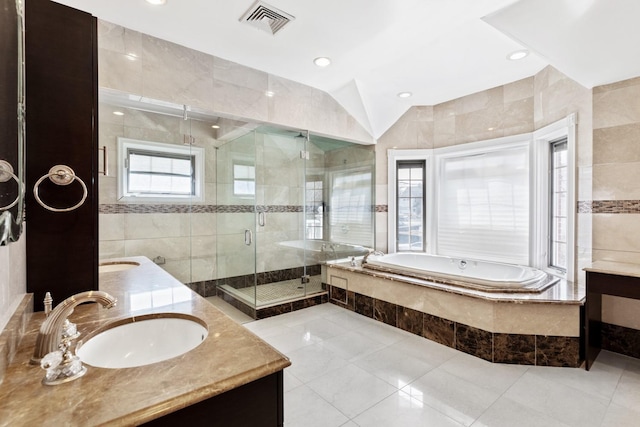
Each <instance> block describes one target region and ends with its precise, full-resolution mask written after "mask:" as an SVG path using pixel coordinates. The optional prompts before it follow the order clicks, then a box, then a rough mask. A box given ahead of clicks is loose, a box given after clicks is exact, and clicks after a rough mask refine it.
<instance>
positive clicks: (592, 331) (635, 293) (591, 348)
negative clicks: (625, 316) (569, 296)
mask: <svg viewBox="0 0 640 427" xmlns="http://www.w3.org/2000/svg"><path fill="white" fill-rule="evenodd" d="M602 295H612V296H618V297H624V298H630V299H636V300H637V299H640V277H637V276H632V275H628V274H625V273H616V272H611V271H608V272H599V271H589V270H587V300H586V303H585V316H584V325H583V331H584V344H585V368H586V370H589V369H590V368H591V366H592V365H593V362H594V361H595V360H596V358H597V357H598V354H599V353H600V349H601V348H602Z"/></svg>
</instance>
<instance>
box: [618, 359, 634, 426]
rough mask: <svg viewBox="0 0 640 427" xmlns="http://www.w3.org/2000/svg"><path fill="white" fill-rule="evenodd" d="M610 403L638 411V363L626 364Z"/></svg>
mask: <svg viewBox="0 0 640 427" xmlns="http://www.w3.org/2000/svg"><path fill="white" fill-rule="evenodd" d="M612 402H613V403H615V404H617V405H620V406H624V407H625V408H627V409H632V410H640V363H635V362H631V363H628V364H627V368H626V369H625V370H624V372H623V373H622V376H621V377H620V382H619V383H618V387H617V388H616V391H615V392H614V394H613V399H612ZM638 424H640V420H639V421H638Z"/></svg>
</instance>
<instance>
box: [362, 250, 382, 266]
mask: <svg viewBox="0 0 640 427" xmlns="http://www.w3.org/2000/svg"><path fill="white" fill-rule="evenodd" d="M370 255H375V256H383V255H384V252H382V251H375V250H373V251H369V253H368V254H366V255H365V256H364V257H362V263H361V265H365V264H366V263H367V259H368V258H369V256H370Z"/></svg>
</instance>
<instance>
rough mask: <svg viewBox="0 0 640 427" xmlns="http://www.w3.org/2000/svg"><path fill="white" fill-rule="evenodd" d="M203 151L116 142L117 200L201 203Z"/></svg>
mask: <svg viewBox="0 0 640 427" xmlns="http://www.w3.org/2000/svg"><path fill="white" fill-rule="evenodd" d="M202 152H203V150H202V149H201V148H198V147H182V146H179V145H171V144H161V143H155V142H148V141H136V140H131V139H126V138H118V178H119V179H118V198H119V199H123V198H124V199H127V198H144V199H147V200H154V199H155V200H158V199H161V200H170V199H174V200H183V199H191V200H201V198H202V183H203V182H204V178H203V174H204V171H203V165H202V158H203V155H202Z"/></svg>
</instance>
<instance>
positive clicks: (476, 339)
mask: <svg viewBox="0 0 640 427" xmlns="http://www.w3.org/2000/svg"><path fill="white" fill-rule="evenodd" d="M327 289H328V291H329V302H330V303H332V304H335V305H337V306H339V307H342V308H345V309H347V310H351V311H353V312H356V313H358V314H361V315H363V316H366V317H369V318H372V319H376V320H378V321H380V322H383V323H386V324H388V325H392V326H395V327H397V328H400V329H402V330H405V331H407V332H411V333H412V334H415V335H419V336H421V337H424V338H426V339H429V340H431V341H435V342H437V343H440V344H443V345H446V346H448V347H451V348H455V349H456V350H460V351H462V352H464V353H468V354H471V355H473V356H476V357H479V358H482V359H484V360H487V361H489V362H493V363H511V364H518V365H538V366H565V367H574V368H577V367H580V365H581V364H582V362H583V360H582V358H581V357H580V337H563V336H545V335H522V334H503V333H496V332H489V331H485V330H482V329H479V328H475V327H473V326H469V325H465V324H463V323H458V322H454V321H452V320H448V319H444V318H442V317H438V316H434V315H431V314H428V313H423V312H421V311H417V310H413V309H411V308H407V307H403V306H401V305H398V304H393V303H390V302H387V301H382V300H378V299H375V298H372V297H369V296H366V295H362V294H359V293H356V292H353V291H348V290H346V289H343V288H339V287H336V286H331V285H327ZM636 332H637V331H636ZM639 338H640V337H639ZM638 342H639V343H640V339H639V340H638Z"/></svg>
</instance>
